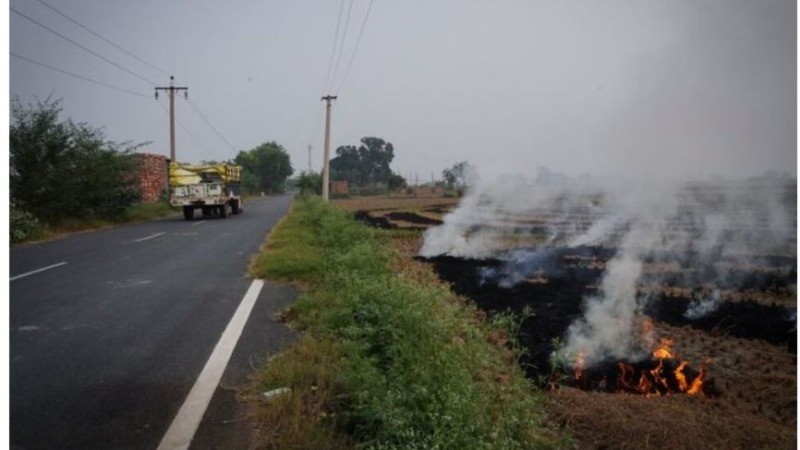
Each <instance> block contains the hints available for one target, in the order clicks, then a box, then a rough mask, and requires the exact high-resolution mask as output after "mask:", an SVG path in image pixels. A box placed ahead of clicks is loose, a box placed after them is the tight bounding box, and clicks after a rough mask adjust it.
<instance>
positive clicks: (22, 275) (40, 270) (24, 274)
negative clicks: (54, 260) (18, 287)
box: [9, 261, 67, 281]
mask: <svg viewBox="0 0 800 450" xmlns="http://www.w3.org/2000/svg"><path fill="white" fill-rule="evenodd" d="M66 263H67V262H66V261H63V262H60V263H58V264H53V265H52V266H47V267H42V268H41V269H36V270H31V271H30V272H26V273H23V274H20V275H17V276H14V277H11V280H9V281H14V280H19V279H20V278H25V277H27V276H31V275H33V274H37V273H39V272H44V271H45V270H50V269H55V268H56V267H61V266H63V265H64V264H66Z"/></svg>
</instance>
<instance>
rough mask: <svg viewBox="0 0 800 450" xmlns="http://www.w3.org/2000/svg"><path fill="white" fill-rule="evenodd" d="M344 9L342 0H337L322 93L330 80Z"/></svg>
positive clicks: (326, 88)
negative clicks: (337, 12)
mask: <svg viewBox="0 0 800 450" xmlns="http://www.w3.org/2000/svg"><path fill="white" fill-rule="evenodd" d="M343 10H344V0H342V1H341V2H339V18H338V19H336V33H335V34H334V36H333V48H331V57H330V60H329V61H328V75H326V76H325V85H324V86H322V93H323V94H324V93H325V91H327V90H328V82H330V80H331V69H332V68H333V58H334V57H335V56H336V44H338V43H339V26H340V25H341V24H342V11H343Z"/></svg>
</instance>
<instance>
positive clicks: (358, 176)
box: [330, 136, 394, 185]
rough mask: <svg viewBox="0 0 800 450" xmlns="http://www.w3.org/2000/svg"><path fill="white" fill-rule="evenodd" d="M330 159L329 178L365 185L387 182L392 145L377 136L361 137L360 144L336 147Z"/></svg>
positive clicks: (390, 171)
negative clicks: (334, 155) (334, 153)
mask: <svg viewBox="0 0 800 450" xmlns="http://www.w3.org/2000/svg"><path fill="white" fill-rule="evenodd" d="M336 155H337V156H336V157H335V158H333V159H331V161H330V167H331V179H333V180H346V181H347V182H349V183H350V184H355V185H366V184H371V183H375V184H377V183H387V182H388V181H389V176H390V175H391V174H392V170H391V168H390V167H389V166H390V164H391V162H392V160H393V159H394V146H392V144H391V143H390V142H386V141H384V140H383V139H381V138H377V137H369V136H367V137H363V138H361V145H360V146H358V147H356V146H354V145H344V146H340V147H339V148H337V149H336Z"/></svg>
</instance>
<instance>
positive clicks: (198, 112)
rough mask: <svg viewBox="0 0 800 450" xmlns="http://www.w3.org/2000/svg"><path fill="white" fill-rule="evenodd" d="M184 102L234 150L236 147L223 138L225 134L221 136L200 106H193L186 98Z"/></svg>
mask: <svg viewBox="0 0 800 450" xmlns="http://www.w3.org/2000/svg"><path fill="white" fill-rule="evenodd" d="M186 103H188V104H189V106H190V107H191V108H192V109H193V110H194V111H195V112H196V113H197V114H198V115H199V116H200V118H202V119H203V121H204V122H205V123H206V125H208V126H209V127H210V128H211V129H212V130H214V133H217V136H219V138H220V139H222V141H223V142H225V143H226V144H227V145H228V147H230V148H231V150H233V151H234V152H236V147H234V146H233V145H232V144H231V143H230V142H228V140H227V139H225V136H223V135H222V133H220V132H219V130H217V128H216V127H215V126H214V125H213V124H212V123H211V121H210V120H208V117H206V115H205V114H203V112H202V111H200V108H198V107H197V106H195V104H194V102H192V101H189V100H187V101H186Z"/></svg>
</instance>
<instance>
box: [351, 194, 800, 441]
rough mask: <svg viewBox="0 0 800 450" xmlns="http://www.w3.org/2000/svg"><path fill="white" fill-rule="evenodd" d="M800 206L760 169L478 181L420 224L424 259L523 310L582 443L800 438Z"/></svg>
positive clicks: (463, 287)
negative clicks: (735, 178) (670, 182)
mask: <svg viewBox="0 0 800 450" xmlns="http://www.w3.org/2000/svg"><path fill="white" fill-rule="evenodd" d="M792 181H793V180H792ZM795 204H796V185H794V184H792V183H779V182H771V181H765V180H761V181H760V182H759V183H753V182H751V183H750V184H746V183H745V184H741V183H740V184H733V183H729V184H714V185H711V184H704V185H700V184H694V185H682V186H677V187H676V186H671V187H670V188H669V189H666V188H663V187H659V188H658V189H651V190H644V192H642V190H639V191H631V190H625V189H621V190H620V189H617V190H615V189H597V188H596V186H585V185H578V186H575V185H574V184H569V183H557V184H556V185H553V184H552V183H533V184H531V185H527V186H525V187H524V188H523V189H521V188H520V186H519V185H518V184H516V185H514V186H508V185H500V186H491V187H485V186H484V187H483V188H482V189H477V190H475V191H474V192H473V193H472V194H471V195H469V196H467V197H466V198H465V199H464V200H463V201H462V203H461V204H460V205H459V206H458V207H456V208H454V209H453V210H452V211H451V212H450V213H448V214H446V215H444V216H443V217H434V218H435V219H440V220H441V221H442V224H441V225H439V224H437V223H436V222H433V221H432V222H431V223H425V220H417V221H416V223H415V225H414V226H415V227H418V228H423V229H427V231H425V233H424V242H420V243H419V247H418V248H419V252H418V254H419V256H418V257H417V258H418V259H419V260H421V261H424V262H426V263H428V264H430V265H431V267H432V268H433V269H434V270H435V272H436V273H437V274H438V275H439V277H440V278H441V279H442V280H443V281H445V282H447V283H449V284H451V286H452V288H453V290H454V291H455V292H456V293H457V294H459V295H461V296H463V297H466V298H469V299H471V300H472V301H473V302H474V303H475V304H476V306H477V307H478V308H479V309H480V310H482V311H484V312H485V313H486V314H487V315H488V316H490V317H491V316H493V315H496V314H499V313H508V312H511V313H513V314H514V315H515V316H516V317H518V318H519V320H520V321H519V328H518V330H517V332H516V334H517V336H516V337H517V341H518V343H519V345H520V346H521V347H522V349H523V350H524V354H523V356H522V358H521V361H520V363H521V365H522V367H523V369H524V370H525V372H526V374H527V375H528V377H529V378H530V379H531V380H532V381H534V382H535V383H536V384H537V385H539V386H541V387H542V388H544V389H547V390H548V391H549V394H548V403H547V408H548V411H549V413H550V416H551V418H552V420H553V421H555V422H556V423H558V424H561V425H564V426H567V427H569V428H570V429H571V430H572V431H573V433H574V434H575V436H576V438H578V441H579V442H580V445H581V447H582V448H675V449H678V448H703V447H707V448H742V449H745V448H747V449H749V448H794V447H795V445H796V423H797V412H796V410H797V397H796V390H797V389H796V387H797V377H796V366H797V364H796V355H797V347H796V342H797V331H796V279H797V273H796V267H797V258H796V237H795V236H796V235H795V229H796V208H795ZM429 213H430V212H428V214H426V213H425V212H421V213H420V214H418V215H420V216H423V217H425V216H428V215H429ZM409 214H410V213H408V212H405V213H404V214H403V215H398V214H395V215H394V216H393V215H392V214H391V213H389V212H387V211H382V212H381V213H380V214H375V213H369V212H366V211H365V212H363V213H362V217H361V218H362V219H363V220H366V221H368V222H370V223H373V225H376V226H381V227H383V228H393V227H400V228H403V227H404V226H403V224H401V225H397V224H393V221H392V219H393V218H394V219H395V220H397V221H400V222H401V223H408V222H412V221H414V220H415V218H414V217H412V216H411V215H409ZM376 217H379V218H381V219H379V220H377V221H376V219H375V218H376ZM425 218H426V219H430V218H431V217H425ZM406 226H407V225H406Z"/></svg>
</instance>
